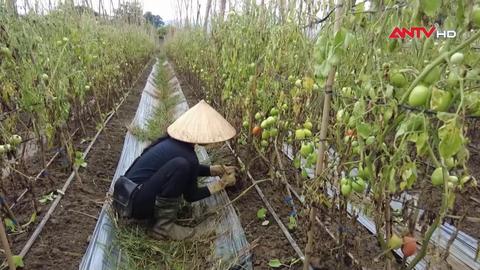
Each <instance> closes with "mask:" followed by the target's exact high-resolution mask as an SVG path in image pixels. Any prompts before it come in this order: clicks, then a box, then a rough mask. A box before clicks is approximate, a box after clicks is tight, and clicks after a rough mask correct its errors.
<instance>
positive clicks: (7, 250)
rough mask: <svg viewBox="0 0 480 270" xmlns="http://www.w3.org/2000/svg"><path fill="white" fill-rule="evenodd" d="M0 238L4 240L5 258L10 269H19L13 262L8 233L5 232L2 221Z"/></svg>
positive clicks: (0, 221)
mask: <svg viewBox="0 0 480 270" xmlns="http://www.w3.org/2000/svg"><path fill="white" fill-rule="evenodd" d="M0 238H1V240H2V246H3V249H4V250H5V257H7V262H8V268H9V269H10V270H15V269H17V267H16V266H15V262H14V261H13V255H12V250H11V249H10V243H8V239H7V233H6V232H5V226H4V225H3V221H2V220H0Z"/></svg>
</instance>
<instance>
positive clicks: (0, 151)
mask: <svg viewBox="0 0 480 270" xmlns="http://www.w3.org/2000/svg"><path fill="white" fill-rule="evenodd" d="M6 152H7V148H6V147H5V145H0V155H1V154H3V153H6Z"/></svg>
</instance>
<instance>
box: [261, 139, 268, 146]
mask: <svg viewBox="0 0 480 270" xmlns="http://www.w3.org/2000/svg"><path fill="white" fill-rule="evenodd" d="M260 145H261V146H263V147H267V146H268V141H266V140H262V141H261V142H260Z"/></svg>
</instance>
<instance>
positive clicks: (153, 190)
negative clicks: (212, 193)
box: [133, 157, 191, 219]
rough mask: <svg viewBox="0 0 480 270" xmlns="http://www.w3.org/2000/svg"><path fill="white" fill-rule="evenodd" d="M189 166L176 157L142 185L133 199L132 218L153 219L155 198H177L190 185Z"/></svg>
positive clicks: (184, 160) (185, 161)
mask: <svg viewBox="0 0 480 270" xmlns="http://www.w3.org/2000/svg"><path fill="white" fill-rule="evenodd" d="M190 173H191V172H190V164H189V163H188V161H187V160H186V159H184V158H181V157H177V158H174V159H172V160H170V161H168V162H167V163H165V164H164V165H163V166H162V167H161V168H160V169H158V171H157V172H156V173H155V174H153V175H152V176H151V177H150V179H148V180H147V181H145V182H143V183H142V188H141V189H140V190H139V191H138V192H137V193H136V194H135V197H134V198H133V217H134V218H136V219H147V218H151V217H153V211H154V207H155V197H156V196H159V197H163V198H179V197H180V196H182V194H183V193H184V191H185V189H186V188H187V187H188V186H189V185H190V183H189V181H190V175H191V174H190Z"/></svg>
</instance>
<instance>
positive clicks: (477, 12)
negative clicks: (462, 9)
mask: <svg viewBox="0 0 480 270" xmlns="http://www.w3.org/2000/svg"><path fill="white" fill-rule="evenodd" d="M472 22H473V25H475V26H476V27H480V7H478V6H477V7H474V8H473V11H472Z"/></svg>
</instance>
